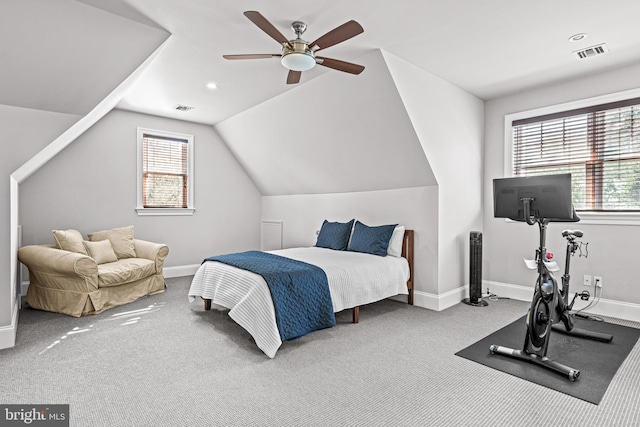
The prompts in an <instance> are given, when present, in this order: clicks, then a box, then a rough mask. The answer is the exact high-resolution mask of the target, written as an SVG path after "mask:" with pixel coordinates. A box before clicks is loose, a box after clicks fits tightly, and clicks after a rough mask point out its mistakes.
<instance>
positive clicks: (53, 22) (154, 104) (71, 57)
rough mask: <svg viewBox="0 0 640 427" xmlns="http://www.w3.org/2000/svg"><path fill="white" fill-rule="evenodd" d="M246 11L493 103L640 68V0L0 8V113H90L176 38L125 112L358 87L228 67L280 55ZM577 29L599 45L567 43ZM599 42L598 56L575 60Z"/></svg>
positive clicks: (204, 108)
mask: <svg viewBox="0 0 640 427" xmlns="http://www.w3.org/2000/svg"><path fill="white" fill-rule="evenodd" d="M246 10H258V11H260V12H261V13H262V14H263V15H264V16H265V17H266V18H267V19H269V20H270V21H271V22H272V23H273V24H274V25H275V26H276V27H277V28H278V29H279V30H280V31H281V32H282V33H283V34H285V35H286V36H291V38H293V32H292V31H291V30H290V29H289V26H290V25H291V22H292V21H294V20H302V21H305V22H306V23H307V24H308V29H307V31H306V33H305V34H304V36H305V38H307V39H314V38H317V37H318V36H320V35H322V34H324V33H326V32H328V31H329V30H331V29H333V28H335V27H337V26H338V25H340V24H342V23H344V22H346V21H348V20H350V19H355V20H357V21H358V22H360V24H362V26H363V27H364V30H365V31H364V33H363V34H361V35H359V36H357V37H354V38H353V39H351V40H348V41H346V42H344V43H341V44H339V45H336V46H333V47H331V48H329V49H327V50H326V51H323V54H324V55H325V56H329V57H333V58H338V59H343V60H346V61H350V62H356V63H357V62H358V61H359V60H361V58H363V57H365V56H366V55H367V54H369V53H371V52H372V51H374V50H376V49H383V50H385V51H387V52H390V53H392V54H393V55H395V56H397V57H400V58H402V59H404V60H406V61H408V62H410V63H412V64H414V65H416V66H418V67H420V68H422V69H424V70H426V71H428V72H430V73H432V74H434V75H436V76H439V77H441V78H443V79H445V80H447V81H449V82H451V83H453V84H454V85H456V86H458V87H460V88H462V89H464V90H466V91H467V92H469V93H471V94H473V95H475V96H477V97H479V98H482V99H489V98H493V97H496V96H500V95H504V94H506V93H510V92H515V91H519V90H522V89H525V88H529V87H533V86H536V85H541V84H545V83H549V82H555V81H560V80H564V79H571V78H572V77H575V76H581V75H586V74H592V73H597V72H601V71H604V70H608V69H611V68H616V67H623V66H625V65H628V64H631V63H637V62H638V61H640V26H638V25H637V22H636V20H637V16H640V2H638V1H637V0H616V1H615V2H611V3H610V4H608V3H603V2H602V1H600V0H563V1H560V2H559V1H557V0H538V1H535V2H531V1H521V0H516V1H504V0H485V1H482V2H478V1H473V0H447V1H440V0H429V1H415V0H395V1H393V2H384V1H376V2H372V1H370V0H350V1H343V2H337V1H334V0H317V1H315V2H300V1H294V0H273V1H269V2H257V1H247V0H239V1H237V0H234V1H231V0H188V1H184V0H110V1H107V2H106V1H103V0H55V1H42V0H3V1H2V2H1V4H0V37H1V39H2V40H3V43H2V44H1V45H0V58H1V59H2V67H0V77H1V78H0V104H7V105H16V106H22V107H27V108H35V109H43V110H49V111H58V112H65V113H74V114H84V113H86V112H87V111H89V110H90V109H91V108H92V107H93V106H94V105H95V104H96V103H97V102H98V101H99V100H100V99H102V98H103V97H104V96H105V95H106V94H107V93H108V92H109V91H110V90H111V89H113V88H114V87H115V86H116V85H117V83H119V82H120V81H122V80H123V79H124V77H126V75H127V74H128V73H129V72H131V71H132V70H133V69H134V68H135V67H136V66H137V65H139V64H140V63H142V61H143V60H144V58H145V57H146V56H147V55H148V54H149V53H150V52H151V51H152V50H153V49H154V48H155V47H157V46H158V45H159V44H160V43H161V41H162V40H164V39H165V38H166V37H167V36H168V35H169V34H171V35H172V37H171V39H170V40H169V41H168V43H167V45H166V46H165V47H164V49H163V51H162V53H161V54H160V55H159V57H158V58H157V60H155V61H154V63H153V64H152V65H151V66H150V67H149V69H148V70H147V72H146V74H145V76H144V78H143V79H141V80H140V81H139V82H138V84H137V85H136V86H135V87H134V89H133V90H132V91H131V93H130V94H129V95H128V96H126V97H125V98H124V99H123V100H122V102H121V103H120V104H119V107H120V108H124V109H130V110H135V111H140V112H145V113H150V114H154V115H160V116H167V117H173V118H178V119H182V120H187V121H195V122H201V123H208V124H216V123H219V122H221V121H223V120H226V119H228V118H230V117H232V116H234V115H236V114H238V113H240V112H242V111H245V110H247V109H248V108H250V107H252V106H255V105H257V104H260V103H262V102H264V101H266V100H268V99H271V98H273V97H275V96H278V95H279V94H282V93H284V92H285V91H289V90H295V89H296V86H298V87H299V86H301V85H305V84H307V83H309V82H310V81H311V80H313V79H314V78H316V77H318V76H320V75H322V74H325V73H335V74H339V79H341V80H342V81H344V82H349V83H348V84H350V82H353V81H354V80H355V79H358V78H359V77H356V76H352V75H348V74H345V73H339V72H337V71H333V70H329V69H327V68H325V67H315V68H314V69H313V70H311V71H308V72H304V73H303V77H302V81H301V83H300V84H299V85H287V84H285V78H286V70H285V69H284V68H283V67H282V66H281V65H280V64H279V61H278V59H266V60H265V59H263V60H254V61H233V62H232V61H226V60H224V59H223V58H222V55H223V54H229V53H279V51H280V49H279V45H278V44H277V43H276V42H275V41H274V40H273V39H271V38H270V37H268V36H267V35H266V34H265V33H263V32H262V31H261V30H260V29H258V28H257V27H256V26H255V25H254V24H253V23H252V22H250V21H249V20H248V19H247V18H246V17H245V16H244V15H243V11H246ZM576 33H587V34H588V36H587V37H586V38H585V39H584V40H582V41H580V42H576V43H570V42H569V41H568V39H569V37H570V36H571V35H574V34H576ZM600 43H606V44H607V46H608V48H609V52H608V53H607V54H605V55H602V56H601V57H594V58H589V59H585V60H578V59H576V56H575V55H574V54H573V53H572V52H573V51H574V50H578V49H582V48H586V47H589V46H593V45H597V44H600ZM367 71H368V70H365V71H364V72H365V73H366V72H367ZM211 82H213V83H215V84H216V85H217V89H215V90H210V89H207V88H206V85H207V83H211ZM299 102H301V101H299ZM308 102H313V100H305V101H304V103H308ZM176 104H185V105H189V106H192V107H195V109H194V110H192V111H190V112H188V113H182V112H178V111H175V110H173V107H174V106H175V105H176Z"/></svg>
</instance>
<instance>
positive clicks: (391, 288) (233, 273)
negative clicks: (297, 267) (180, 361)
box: [188, 247, 410, 358]
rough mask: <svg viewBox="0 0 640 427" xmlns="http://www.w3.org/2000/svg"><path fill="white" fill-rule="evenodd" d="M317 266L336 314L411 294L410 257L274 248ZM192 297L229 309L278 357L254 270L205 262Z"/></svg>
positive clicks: (270, 311)
mask: <svg viewBox="0 0 640 427" xmlns="http://www.w3.org/2000/svg"><path fill="white" fill-rule="evenodd" d="M269 252H271V253H274V254H276V255H280V256H284V257H288V258H291V259H295V260H298V261H303V262H307V263H309V264H314V265H316V266H318V267H320V268H322V269H323V270H324V272H325V273H326V275H327V280H328V283H329V289H330V291H331V301H332V303H333V310H334V312H336V313H337V312H339V311H342V310H344V309H348V308H353V307H356V306H360V305H364V304H369V303H372V302H376V301H380V300H382V299H385V298H388V297H390V296H394V295H399V294H405V295H406V294H408V291H407V280H409V274H410V273H409V264H408V262H407V260H406V259H405V258H400V257H392V256H386V257H380V256H376V255H370V254H364V253H359V252H349V251H335V250H331V249H325V248H317V247H308V248H290V249H281V250H276V251H269ZM188 297H189V301H191V302H193V301H195V300H196V297H202V298H206V299H210V300H211V301H212V303H213V304H216V305H218V306H222V307H224V308H227V309H229V316H230V317H231V318H232V319H233V320H234V321H235V322H236V323H238V324H239V325H240V326H242V327H243V328H244V329H245V330H247V332H249V333H250V334H251V336H252V337H253V339H254V340H255V342H256V345H257V346H258V347H259V348H260V349H261V350H262V351H263V352H264V353H265V354H266V355H267V356H268V357H270V358H273V357H274V356H275V354H276V352H277V351H278V349H279V348H280V346H281V345H282V341H281V340H280V334H279V332H278V327H277V325H276V318H275V311H274V308H273V302H272V300H271V294H270V292H269V288H268V286H267V284H266V282H265V281H264V279H263V278H262V277H261V276H260V275H257V274H255V273H251V272H249V271H246V270H241V269H237V268H235V267H231V266H228V265H225V264H222V263H218V262H211V261H208V262H205V263H203V264H202V265H201V266H200V267H199V268H198V271H197V272H196V274H195V275H194V277H193V280H192V282H191V287H190V289H189V293H188Z"/></svg>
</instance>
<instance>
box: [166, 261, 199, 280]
mask: <svg viewBox="0 0 640 427" xmlns="http://www.w3.org/2000/svg"><path fill="white" fill-rule="evenodd" d="M198 267H200V264H191V265H178V266H175V267H164V268H163V269H162V275H163V276H164V277H165V278H167V279H171V278H172V277H182V276H193V275H194V274H196V271H197V270H198Z"/></svg>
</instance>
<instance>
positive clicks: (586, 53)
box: [573, 43, 609, 59]
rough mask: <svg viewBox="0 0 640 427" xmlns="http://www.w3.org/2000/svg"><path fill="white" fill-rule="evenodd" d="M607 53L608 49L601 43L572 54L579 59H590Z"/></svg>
mask: <svg viewBox="0 0 640 427" xmlns="http://www.w3.org/2000/svg"><path fill="white" fill-rule="evenodd" d="M607 52H609V48H608V47H607V45H606V44H604V43H602V44H599V45H597V46H591V47H588V48H586V49H581V50H576V51H574V52H573V53H575V54H576V55H578V58H579V59H585V58H591V57H593V56H598V55H602V54H603V53H607Z"/></svg>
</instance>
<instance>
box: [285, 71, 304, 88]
mask: <svg viewBox="0 0 640 427" xmlns="http://www.w3.org/2000/svg"><path fill="white" fill-rule="evenodd" d="M301 75H302V71H293V70H289V74H288V75H287V84H288V85H294V84H296V83H299V82H300V76H301Z"/></svg>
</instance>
